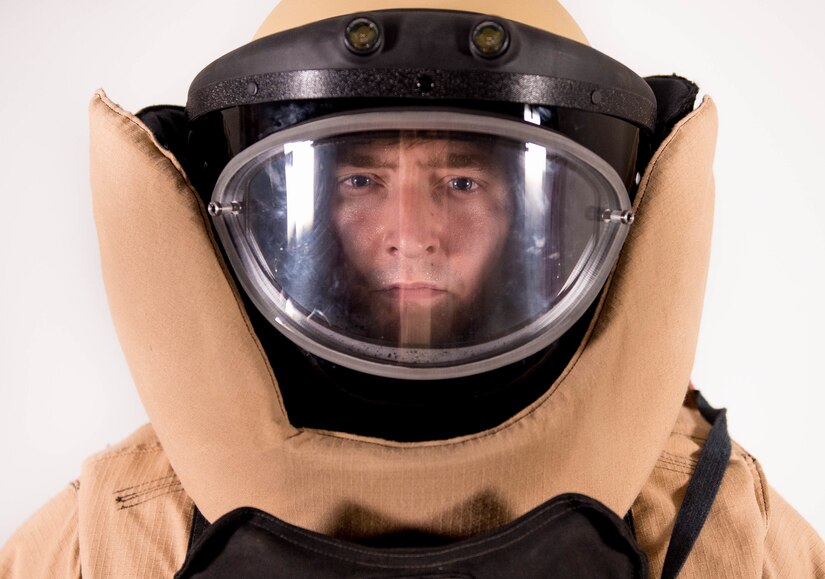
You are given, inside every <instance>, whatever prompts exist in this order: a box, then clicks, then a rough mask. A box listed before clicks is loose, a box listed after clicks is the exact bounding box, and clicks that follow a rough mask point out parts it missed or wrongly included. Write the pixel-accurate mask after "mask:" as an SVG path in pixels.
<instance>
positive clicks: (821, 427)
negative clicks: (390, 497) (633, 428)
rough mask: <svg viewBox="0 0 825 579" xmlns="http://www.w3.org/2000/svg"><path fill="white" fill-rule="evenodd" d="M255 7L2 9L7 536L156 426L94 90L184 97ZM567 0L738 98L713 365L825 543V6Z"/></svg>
mask: <svg viewBox="0 0 825 579" xmlns="http://www.w3.org/2000/svg"><path fill="white" fill-rule="evenodd" d="M502 1H503V0H502ZM237 4H238V3H230V2H226V1H222V2H217V1H215V0H209V1H203V0H200V1H197V2H195V1H194V0H192V1H188V2H170V1H168V0H164V1H160V0H144V1H142V2H140V3H133V2H132V3H125V2H119V3H114V2H104V1H103V0H73V1H72V2H57V1H54V0H52V1H49V2H17V3H12V2H6V1H4V2H3V3H2V5H1V6H0V169H2V171H1V172H0V196H1V197H2V201H0V208H2V211H3V213H4V215H3V219H2V225H0V272H2V273H0V275H1V276H2V278H0V465H1V466H0V472H2V476H0V544H2V543H3V542H4V541H5V539H6V538H7V537H8V536H9V535H10V534H11V532H12V531H13V530H14V529H15V528H16V527H18V526H19V525H20V524H21V523H22V522H23V521H24V520H25V519H26V517H27V516H29V515H30V514H31V513H33V512H34V511H35V510H36V508H37V507H38V506H39V505H41V504H42V503H43V502H45V501H46V500H47V499H48V498H49V497H50V496H52V495H54V494H55V493H57V492H58V491H59V490H60V489H61V488H63V487H64V486H65V485H66V484H67V483H68V482H69V481H71V480H72V479H74V478H75V477H77V476H78V474H79V472H80V464H81V461H82V460H83V458H85V457H86V456H88V455H89V454H90V453H92V452H95V451H97V450H100V449H102V448H104V447H105V446H106V445H107V444H111V443H114V442H116V441H118V440H119V439H121V438H123V437H124V436H126V435H127V434H129V433H130V432H132V431H133V430H134V429H135V428H137V427H138V426H139V425H141V424H142V423H144V422H145V421H146V416H145V414H144V411H143V409H142V407H141V405H140V401H139V400H138V397H137V394H136V393H135V391H134V388H133V386H132V383H131V378H130V376H129V372H128V370H127V367H126V364H125V362H124V359H123V355H122V353H121V351H120V347H119V345H118V342H117V338H116V336H115V333H114V330H113V327H112V323H111V321H110V319H109V313H108V307H107V303H106V297H105V295H104V291H103V285H102V281H101V276H100V271H99V263H98V249H97V239H96V234H95V228H94V224H93V222H92V216H91V202H90V193H89V185H88V126H87V120H86V107H87V103H88V101H89V99H90V97H91V95H92V93H93V91H94V90H95V89H96V88H98V87H101V86H102V87H104V88H105V89H106V90H107V92H108V94H109V95H110V97H111V98H112V99H113V100H115V101H116V102H118V103H120V104H121V105H122V106H124V107H125V108H127V109H129V110H132V111H137V110H138V109H140V108H142V107H144V106H146V105H150V104H159V103H175V104H183V103H184V102H185V99H186V90H187V87H188V84H189V82H190V81H191V79H192V78H193V77H194V76H195V74H196V73H197V72H198V71H199V70H200V69H201V68H202V67H203V66H205V65H206V64H208V63H209V62H211V61H212V60H213V59H215V58H217V57H218V56H220V55H222V54H223V53H225V52H227V51H228V50H230V49H232V48H234V47H236V46H239V45H241V44H243V43H245V42H246V41H248V40H249V39H250V38H251V36H252V34H253V33H254V31H255V29H256V28H257V25H258V23H259V22H260V21H261V20H262V19H263V18H264V17H265V15H266V14H267V13H268V12H269V10H270V9H271V8H272V6H273V4H274V3H273V1H272V0H248V1H247V2H245V3H244V4H245V8H244V10H243V11H241V10H239V9H237V8H233V7H232V6H233V5H234V6H237ZM567 6H568V9H569V10H570V12H571V13H572V14H573V16H574V17H575V18H576V19H577V20H578V21H579V22H580V24H581V26H582V28H583V29H584V30H585V33H586V34H587V35H588V37H589V39H590V42H591V44H592V45H593V46H594V47H596V48H598V49H600V50H602V51H603V52H606V53H608V54H610V55H611V56H613V57H614V58H616V59H617V60H619V61H621V62H623V63H625V64H627V65H628V66H630V67H631V68H633V69H634V70H636V71H637V72H638V73H640V74H642V75H650V74H670V73H672V72H678V73H680V74H681V75H683V76H686V77H688V78H690V79H692V80H694V81H696V82H697V83H699V85H700V86H701V87H702V89H703V90H704V91H707V93H709V94H711V95H713V97H714V98H715V100H716V102H717V104H718V106H719V110H720V120H721V123H720V133H719V146H718V149H717V157H716V177H717V213H716V219H715V234H714V246H713V257H712V263H711V273H710V280H709V285H708V293H707V300H706V307H705V315H704V319H703V323H702V331H701V337H700V344H699V352H698V357H697V361H696V366H695V370H694V379H695V381H696V383H697V385H698V386H699V387H700V388H701V389H702V390H703V392H704V393H705V395H706V397H707V398H708V399H709V400H710V401H711V403H713V404H715V405H717V406H727V407H728V408H729V421H730V429H731V432H732V434H733V436H734V437H735V438H736V439H737V440H738V441H739V442H740V443H742V444H743V446H745V448H747V449H748V450H749V451H750V452H752V453H753V454H754V455H756V456H757V457H758V458H759V459H760V460H761V462H762V464H763V466H764V467H765V470H766V473H767V476H768V479H769V480H770V481H771V483H772V484H773V485H774V486H775V487H776V488H777V489H779V491H780V492H781V493H783V494H784V496H785V497H786V498H788V499H789V500H790V502H791V503H792V504H793V505H795V506H796V508H797V509H798V510H799V511H800V512H801V513H802V514H803V515H804V516H805V517H806V518H807V519H808V520H809V521H811V522H812V523H813V525H814V526H815V527H816V528H817V529H818V531H819V533H820V534H821V535H825V491H823V490H822V489H823V486H824V485H823V482H824V481H823V478H825V477H823V475H825V466H823V460H822V459H821V457H823V444H825V389H824V388H823V386H825V375H824V374H823V372H825V332H823V329H825V308H823V295H825V291H823V290H825V288H824V287H823V282H824V281H825V259H823V251H825V226H823V223H825V198H824V197H825V187H823V184H822V183H823V178H822V176H823V164H825V110H823V102H825V96H824V95H825V80H824V79H823V72H822V71H823V64H822V61H823V60H825V41H824V40H823V36H825V35H823V32H822V23H823V22H825V10H823V8H822V6H823V4H822V3H821V2H819V1H815V0H790V1H787V2H785V3H784V4H783V5H782V6H781V7H780V4H779V3H778V2H775V1H774V2H763V1H757V0H748V1H744V0H735V1H730V0H728V1H727V2H719V1H718V0H691V1H689V2H688V1H678V2H676V1H674V2H661V0H659V1H654V0H644V1H639V2H633V3H631V2H609V1H607V0H587V1H585V0H578V1H569V2H567ZM672 219H673V221H674V227H678V222H679V221H680V220H682V219H691V215H690V214H684V215H680V214H674V215H673V216H672ZM667 290H668V288H662V291H667Z"/></svg>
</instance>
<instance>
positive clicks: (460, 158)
mask: <svg viewBox="0 0 825 579" xmlns="http://www.w3.org/2000/svg"><path fill="white" fill-rule="evenodd" d="M490 161H491V159H490V156H489V155H485V154H478V153H450V154H448V155H446V158H445V157H444V156H442V155H434V156H432V157H430V158H429V159H428V160H427V163H426V166H427V167H430V168H433V169H467V168H471V169H483V168H484V167H488V166H489V165H490Z"/></svg>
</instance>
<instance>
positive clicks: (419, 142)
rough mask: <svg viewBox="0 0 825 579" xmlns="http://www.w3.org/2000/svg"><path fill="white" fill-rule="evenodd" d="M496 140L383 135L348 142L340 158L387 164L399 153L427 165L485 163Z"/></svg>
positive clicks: (344, 160) (398, 155)
mask: <svg viewBox="0 0 825 579" xmlns="http://www.w3.org/2000/svg"><path fill="white" fill-rule="evenodd" d="M492 149H493V144H492V142H491V141H489V140H477V139H475V140H474V139H469V138H443V137H421V136H398V137H392V138H390V137H380V138H374V139H364V140H357V141H353V142H350V143H348V144H346V145H345V146H344V147H343V148H342V150H341V151H340V153H339V159H340V160H341V161H343V162H346V163H369V162H372V163H378V164H381V165H386V164H388V163H392V162H393V161H395V160H397V159H398V158H399V157H400V156H402V155H403V156H405V157H409V156H411V157H413V158H414V159H415V160H416V161H417V162H419V163H424V164H426V165H434V166H441V165H443V164H449V165H451V166H455V165H458V166H467V165H482V164H485V163H489V162H490V158H491V156H492Z"/></svg>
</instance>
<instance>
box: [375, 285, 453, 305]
mask: <svg viewBox="0 0 825 579" xmlns="http://www.w3.org/2000/svg"><path fill="white" fill-rule="evenodd" d="M380 293H381V295H382V296H384V297H385V298H386V299H390V300H393V301H397V302H422V303H427V302H432V301H435V300H438V299H441V298H444V297H447V290H446V289H444V288H443V287H440V286H438V285H435V284H432V283H426V282H410V283H392V284H388V285H386V286H384V287H383V288H381V291H380Z"/></svg>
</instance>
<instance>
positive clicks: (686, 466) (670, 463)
mask: <svg viewBox="0 0 825 579" xmlns="http://www.w3.org/2000/svg"><path fill="white" fill-rule="evenodd" d="M656 463H657V464H660V465H663V466H672V467H675V468H681V469H684V470H687V471H689V472H693V471H695V470H696V468H695V466H691V465H689V464H685V463H683V462H676V461H672V460H667V459H664V458H659V459H657V460H656Z"/></svg>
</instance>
